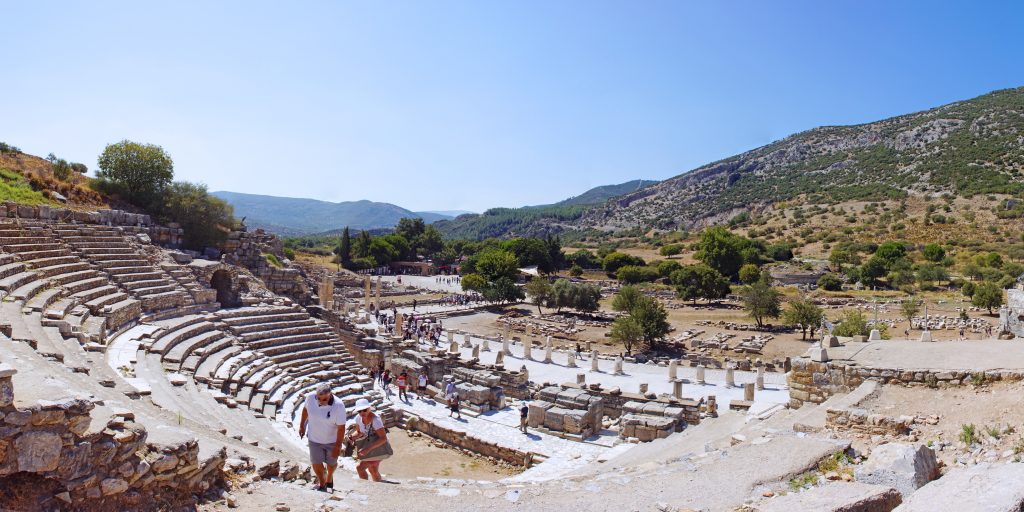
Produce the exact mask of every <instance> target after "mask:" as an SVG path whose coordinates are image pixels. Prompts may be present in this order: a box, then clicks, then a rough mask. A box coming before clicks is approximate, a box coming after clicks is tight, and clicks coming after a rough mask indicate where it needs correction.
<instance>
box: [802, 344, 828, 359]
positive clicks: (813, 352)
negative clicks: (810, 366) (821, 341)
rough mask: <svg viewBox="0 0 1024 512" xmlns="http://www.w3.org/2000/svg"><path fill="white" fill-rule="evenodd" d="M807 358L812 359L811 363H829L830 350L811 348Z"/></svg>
mask: <svg viewBox="0 0 1024 512" xmlns="http://www.w3.org/2000/svg"><path fill="white" fill-rule="evenodd" d="M807 357H810V358H811V361H814V362H817V363H827V362H828V350H825V347H811V348H810V349H809V350H808V351H807Z"/></svg>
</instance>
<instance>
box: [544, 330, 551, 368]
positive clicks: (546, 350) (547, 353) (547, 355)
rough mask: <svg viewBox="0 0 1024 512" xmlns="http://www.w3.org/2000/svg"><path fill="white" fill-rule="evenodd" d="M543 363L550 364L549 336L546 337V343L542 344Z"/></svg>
mask: <svg viewBox="0 0 1024 512" xmlns="http://www.w3.org/2000/svg"><path fill="white" fill-rule="evenodd" d="M544 362H545V363H550V362H551V336H548V338H547V341H546V343H545V344H544Z"/></svg>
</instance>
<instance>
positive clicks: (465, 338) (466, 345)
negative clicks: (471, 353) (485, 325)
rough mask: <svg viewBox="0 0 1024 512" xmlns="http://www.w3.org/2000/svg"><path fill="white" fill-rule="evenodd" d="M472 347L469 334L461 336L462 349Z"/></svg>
mask: <svg viewBox="0 0 1024 512" xmlns="http://www.w3.org/2000/svg"><path fill="white" fill-rule="evenodd" d="M472 346H473V342H472V341H470V336H469V333H468V332H467V333H466V334H463V335H462V348H470V347H472Z"/></svg>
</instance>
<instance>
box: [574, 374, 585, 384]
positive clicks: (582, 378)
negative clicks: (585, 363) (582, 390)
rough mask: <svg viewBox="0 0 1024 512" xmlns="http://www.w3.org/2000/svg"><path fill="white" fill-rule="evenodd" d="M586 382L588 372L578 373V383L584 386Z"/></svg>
mask: <svg viewBox="0 0 1024 512" xmlns="http://www.w3.org/2000/svg"><path fill="white" fill-rule="evenodd" d="M586 383H587V374H585V373H577V374H576V384H577V385H580V386H582V385H584V384H586Z"/></svg>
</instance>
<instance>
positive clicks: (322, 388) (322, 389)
mask: <svg viewBox="0 0 1024 512" xmlns="http://www.w3.org/2000/svg"><path fill="white" fill-rule="evenodd" d="M330 392H331V383H329V382H324V383H322V384H320V385H319V386H317V387H316V396H321V395H326V394H328V393H330Z"/></svg>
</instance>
